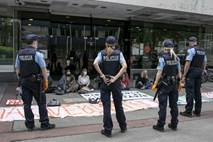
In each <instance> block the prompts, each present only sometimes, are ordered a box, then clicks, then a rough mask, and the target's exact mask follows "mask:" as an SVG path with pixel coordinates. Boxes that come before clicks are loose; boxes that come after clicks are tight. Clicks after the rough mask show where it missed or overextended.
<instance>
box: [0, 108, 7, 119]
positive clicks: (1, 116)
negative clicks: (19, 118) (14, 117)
mask: <svg viewBox="0 0 213 142" xmlns="http://www.w3.org/2000/svg"><path fill="white" fill-rule="evenodd" d="M5 112H6V110H5V109H4V108H3V111H2V113H1V115H0V119H3V118H4V114H5Z"/></svg>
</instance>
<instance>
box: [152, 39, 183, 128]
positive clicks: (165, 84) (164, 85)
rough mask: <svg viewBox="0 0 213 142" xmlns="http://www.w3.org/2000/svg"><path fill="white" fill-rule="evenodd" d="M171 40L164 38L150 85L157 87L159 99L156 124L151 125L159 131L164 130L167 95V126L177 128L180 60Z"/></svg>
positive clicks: (153, 88)
mask: <svg viewBox="0 0 213 142" xmlns="http://www.w3.org/2000/svg"><path fill="white" fill-rule="evenodd" d="M173 49H174V45H173V42H172V41H171V40H169V39H166V40H164V42H163V50H164V53H163V54H162V57H160V58H159V63H158V66H157V75H156V78H155V82H154V84H153V86H152V90H155V89H156V87H157V85H159V86H158V87H159V88H158V89H159V90H158V101H159V109H160V110H159V112H158V115H159V119H158V121H157V125H153V129H155V130H158V131H160V132H163V131H164V125H165V120H166V107H167V98H168V97H169V107H170V108H171V112H170V113H171V117H172V118H171V123H169V124H168V127H169V128H171V129H172V130H174V131H176V130H177V124H178V106H177V101H178V90H179V91H180V90H181V84H179V81H180V78H181V68H180V61H179V58H178V57H177V55H176V54H175V53H174V51H173ZM159 82H161V83H159Z"/></svg>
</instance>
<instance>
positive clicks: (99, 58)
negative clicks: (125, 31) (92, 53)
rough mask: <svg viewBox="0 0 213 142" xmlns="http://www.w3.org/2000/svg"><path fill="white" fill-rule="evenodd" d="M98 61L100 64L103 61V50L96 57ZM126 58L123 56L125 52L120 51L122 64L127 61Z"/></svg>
mask: <svg viewBox="0 0 213 142" xmlns="http://www.w3.org/2000/svg"><path fill="white" fill-rule="evenodd" d="M95 60H97V61H98V64H100V63H102V56H101V52H99V53H98V56H97V57H96V59H95ZM125 62H126V61H125V59H124V56H123V53H122V52H120V64H121V65H122V64H123V63H125Z"/></svg>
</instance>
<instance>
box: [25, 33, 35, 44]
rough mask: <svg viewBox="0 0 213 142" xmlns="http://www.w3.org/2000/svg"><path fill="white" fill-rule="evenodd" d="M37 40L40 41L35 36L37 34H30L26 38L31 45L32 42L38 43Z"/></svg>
mask: <svg viewBox="0 0 213 142" xmlns="http://www.w3.org/2000/svg"><path fill="white" fill-rule="evenodd" d="M36 40H37V41H38V36H37V35H35V34H28V35H26V37H25V41H26V43H31V42H33V41H36Z"/></svg>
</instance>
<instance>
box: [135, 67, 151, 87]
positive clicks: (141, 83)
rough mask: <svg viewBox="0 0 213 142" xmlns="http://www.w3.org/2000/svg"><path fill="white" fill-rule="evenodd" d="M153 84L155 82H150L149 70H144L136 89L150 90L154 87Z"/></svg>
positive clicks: (138, 79) (136, 83)
mask: <svg viewBox="0 0 213 142" xmlns="http://www.w3.org/2000/svg"><path fill="white" fill-rule="evenodd" d="M152 84H153V82H152V81H150V79H149V77H148V74H147V70H143V71H142V72H141V74H140V76H138V78H137V80H136V82H135V87H136V88H138V89H149V88H151V87H152Z"/></svg>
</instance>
